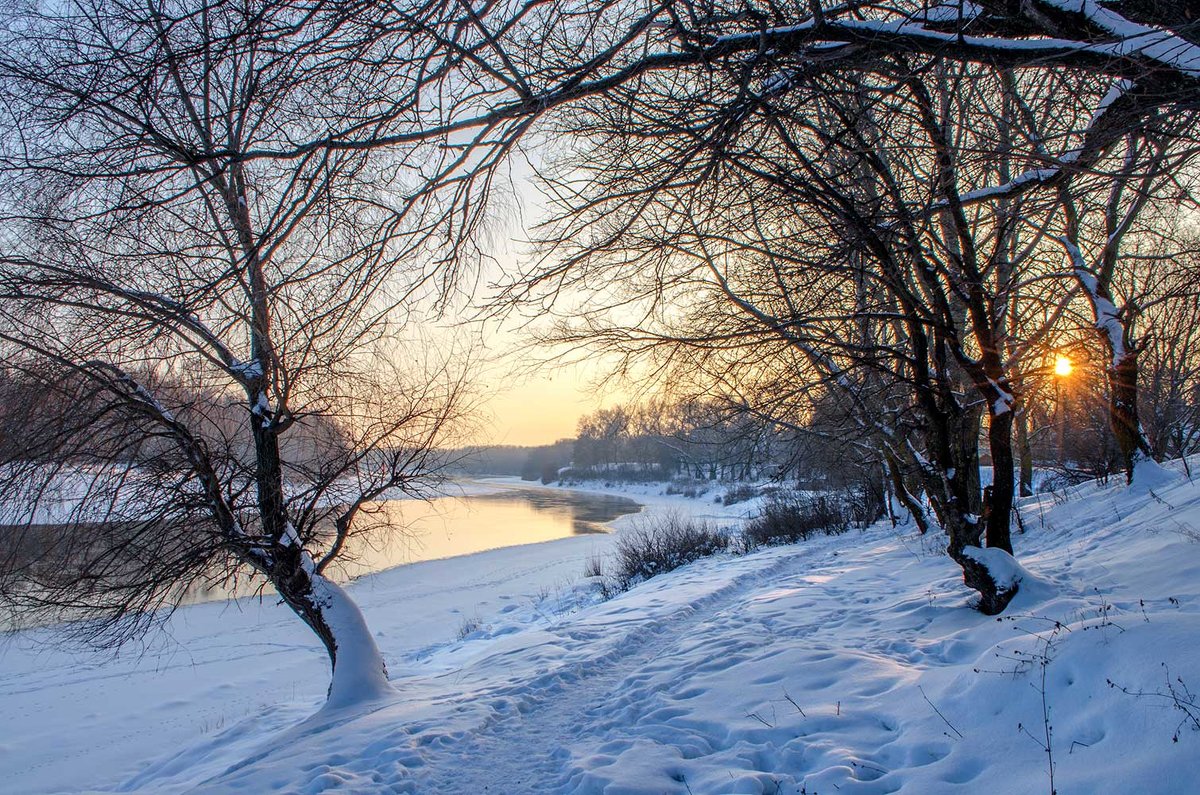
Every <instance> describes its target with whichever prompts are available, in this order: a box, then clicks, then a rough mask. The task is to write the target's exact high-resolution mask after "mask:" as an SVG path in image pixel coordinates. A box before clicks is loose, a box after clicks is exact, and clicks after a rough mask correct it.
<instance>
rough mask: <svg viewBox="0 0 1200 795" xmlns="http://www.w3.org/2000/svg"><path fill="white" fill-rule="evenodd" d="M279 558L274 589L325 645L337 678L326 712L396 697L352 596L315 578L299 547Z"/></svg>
mask: <svg viewBox="0 0 1200 795" xmlns="http://www.w3.org/2000/svg"><path fill="white" fill-rule="evenodd" d="M276 552H277V558H276V559H277V563H276V567H275V570H274V571H273V572H272V574H271V581H272V583H273V584H274V585H275V589H276V590H277V591H278V592H279V595H280V596H281V597H282V598H283V600H284V601H285V602H286V603H287V605H288V607H290V608H292V610H294V611H295V612H296V615H298V616H299V617H300V618H301V619H303V621H304V623H305V624H307V625H308V626H309V628H310V629H312V631H313V632H314V633H316V635H317V637H319V638H320V639H321V643H322V644H324V646H325V651H326V653H327V654H328V655H329V663H330V666H331V667H332V669H333V677H332V680H331V681H330V685H329V696H328V699H327V700H326V702H325V708H327V709H338V708H341V707H347V706H352V705H354V704H357V703H361V702H366V701H374V700H378V699H381V698H386V697H387V696H389V695H392V694H394V693H395V690H394V688H392V686H391V684H390V683H389V682H388V678H387V665H386V663H385V662H384V660H383V654H382V653H381V652H380V651H379V647H378V645H376V643H375V638H374V636H373V635H372V634H371V630H370V629H369V628H368V627H367V622H366V620H365V619H364V618H363V614H362V611H361V610H359V609H358V605H356V604H355V603H354V600H353V599H352V598H351V597H350V595H349V594H348V593H346V591H345V590H344V589H343V588H342V587H341V586H340V585H338V584H337V583H335V582H334V581H332V580H330V579H328V578H326V577H325V576H324V575H321V574H318V573H316V571H314V569H313V565H312V558H311V557H309V555H308V553H307V552H304V551H303V550H302V549H300V548H299V547H295V546H290V547H284V548H283V549H281V550H276Z"/></svg>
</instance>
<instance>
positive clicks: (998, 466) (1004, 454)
mask: <svg viewBox="0 0 1200 795" xmlns="http://www.w3.org/2000/svg"><path fill="white" fill-rule="evenodd" d="M1012 426H1013V412H1012V411H1011V410H1005V411H1002V412H1000V413H999V414H992V416H991V421H990V422H989V423H988V446H989V448H990V449H991V453H992V489H991V495H990V500H989V504H988V505H987V506H986V513H987V545H988V546H989V547H995V548H997V549H1003V550H1004V551H1005V552H1007V553H1008V554H1010V555H1011V554H1012V552H1013V547H1012V535H1011V523H1012V504H1013V497H1014V496H1015V495H1014V494H1013V450H1012Z"/></svg>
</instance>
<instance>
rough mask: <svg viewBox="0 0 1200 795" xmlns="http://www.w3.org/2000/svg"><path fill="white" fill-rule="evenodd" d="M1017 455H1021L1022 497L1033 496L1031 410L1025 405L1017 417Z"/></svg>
mask: <svg viewBox="0 0 1200 795" xmlns="http://www.w3.org/2000/svg"><path fill="white" fill-rule="evenodd" d="M1016 423H1017V455H1018V456H1019V457H1020V462H1021V463H1020V471H1021V490H1020V495H1021V496H1022V497H1032V496H1033V450H1032V449H1031V448H1030V447H1029V412H1028V410H1027V409H1026V408H1024V406H1022V408H1021V410H1020V414H1019V416H1018V417H1017V418H1016Z"/></svg>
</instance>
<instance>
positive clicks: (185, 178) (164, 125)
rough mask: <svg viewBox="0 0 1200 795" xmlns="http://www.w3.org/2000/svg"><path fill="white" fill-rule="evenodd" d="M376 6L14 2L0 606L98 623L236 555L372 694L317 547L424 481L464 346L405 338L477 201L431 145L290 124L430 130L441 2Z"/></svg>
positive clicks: (162, 601) (430, 475)
mask: <svg viewBox="0 0 1200 795" xmlns="http://www.w3.org/2000/svg"><path fill="white" fill-rule="evenodd" d="M390 13H391V12H388V11H385V10H383V9H375V8H374V7H371V6H360V5H357V4H349V5H346V4H340V3H338V4H323V3H321V2H314V3H311V4H310V3H291V2H275V0H265V1H264V2H256V3H238V2H214V3H196V4H191V3H183V4H176V3H168V2H161V3H160V2H151V3H149V4H145V3H133V4H128V3H125V2H122V0H79V1H78V2H68V3H64V4H56V5H53V6H46V7H41V8H40V9H38V10H33V9H25V10H23V11H22V12H21V13H20V14H19V16H17V17H15V18H14V20H13V21H12V24H11V26H10V30H12V31H16V35H14V36H10V37H8V38H6V40H5V41H4V49H5V51H4V54H3V56H0V73H2V75H3V81H4V82H3V92H4V93H3V111H4V131H5V141H4V144H3V147H4V148H3V183H2V188H3V193H2V199H0V201H2V202H3V205H2V206H3V211H4V215H5V222H6V227H5V233H4V237H3V241H2V244H0V245H2V248H0V347H2V348H3V350H4V353H5V359H6V361H7V362H8V363H9V367H10V368H13V369H15V370H16V371H19V373H20V378H21V382H22V383H23V384H25V385H26V386H25V388H24V390H23V392H22V394H24V395H25V396H26V404H25V405H23V406H18V407H16V409H17V410H16V412H15V415H16V416H19V417H21V421H22V422H23V423H24V424H25V427H24V428H23V429H22V431H21V433H20V434H19V439H20V441H19V443H18V444H16V445H14V446H11V447H10V449H9V451H8V453H7V456H6V460H5V461H4V462H3V465H2V466H0V504H2V505H3V511H4V513H5V519H4V521H5V524H7V525H10V526H12V527H14V528H20V530H16V531H14V532H15V533H16V538H17V541H16V544H15V545H14V547H15V549H16V551H15V552H12V553H7V554H6V555H5V557H4V558H3V560H2V561H0V582H3V587H4V596H3V600H0V601H2V603H3V605H4V607H5V609H6V610H13V611H16V612H17V613H18V614H26V613H32V614H34V615H35V616H37V615H41V616H44V615H47V614H48V615H50V616H52V617H55V618H59V619H81V621H80V622H78V623H75V624H73V625H71V626H70V629H71V630H72V631H74V632H76V633H79V634H81V635H82V636H84V637H85V638H87V639H88V640H91V641H92V642H96V643H102V644H103V643H110V642H120V641H122V640H124V639H127V638H128V637H130V636H131V634H133V633H136V632H138V631H141V630H143V629H145V628H146V626H148V625H149V624H152V623H154V622H157V621H160V620H162V619H163V618H164V617H165V616H166V614H167V613H169V608H170V607H172V606H174V605H176V604H178V601H179V599H180V598H181V594H182V592H183V590H184V589H185V588H186V587H188V586H190V585H192V584H194V583H204V582H209V581H214V580H215V581H221V580H226V579H228V578H231V577H239V576H243V575H246V574H254V575H257V576H261V577H262V578H263V579H265V580H266V581H267V582H269V583H270V585H271V586H273V588H274V589H275V591H276V592H277V593H278V594H279V596H280V598H281V599H282V600H283V601H284V602H285V603H286V604H287V605H288V606H289V607H290V608H291V609H292V610H294V611H295V612H296V614H297V615H298V616H299V617H300V618H301V619H302V620H303V621H304V622H305V623H306V624H307V625H308V626H309V627H310V628H311V629H312V631H313V632H314V633H315V634H316V635H317V637H318V638H319V639H320V640H321V642H322V644H323V645H324V647H325V649H326V651H327V652H328V656H329V659H330V662H331V665H332V668H333V678H332V684H331V687H330V698H329V702H330V704H333V705H341V704H347V703H350V702H352V701H354V700H356V699H361V698H371V697H376V696H379V695H381V694H383V693H386V692H387V691H388V690H389V689H390V686H389V685H388V682H387V678H386V671H385V669H384V664H383V659H382V657H381V655H380V653H379V650H378V649H377V648H376V645H375V642H374V640H373V638H372V635H371V633H370V632H369V631H368V629H367V627H366V624H365V622H364V621H363V618H362V615H361V613H360V612H359V611H358V609H357V607H356V606H355V605H354V603H353V601H352V600H351V599H350V597H349V596H348V595H347V594H346V592H345V591H344V590H343V589H342V588H341V587H340V586H339V585H338V584H337V583H336V582H335V581H334V580H333V579H331V578H330V577H329V576H328V570H329V567H330V566H331V565H332V564H333V563H334V561H336V560H337V559H338V558H339V557H340V556H344V555H346V554H348V553H349V552H350V551H351V550H350V549H349V546H352V545H350V540H351V538H352V537H353V536H354V535H355V534H356V533H361V532H363V531H364V530H366V529H369V528H370V526H371V523H370V522H369V521H363V520H364V518H365V519H369V516H368V514H369V513H370V509H371V507H372V505H373V503H374V501H375V500H378V499H379V498H381V497H385V496H387V495H388V494H390V493H394V492H395V491H396V490H399V491H401V492H405V493H408V494H414V495H420V494H423V493H425V490H426V489H427V488H428V487H429V486H430V484H431V482H432V481H433V480H435V479H436V477H437V473H438V471H439V469H440V465H441V457H442V456H441V453H440V452H439V450H440V449H441V446H442V444H443V443H444V441H445V437H446V436H447V434H449V433H451V432H452V431H453V429H454V427H455V426H456V423H457V422H458V421H459V420H460V419H461V418H462V416H463V414H464V411H465V410H466V408H467V407H468V402H469V401H468V400H467V397H468V393H467V391H466V389H465V381H464V371H463V369H462V365H463V364H464V363H463V362H462V361H460V360H459V359H458V357H456V356H455V354H454V353H453V352H452V351H444V352H436V351H434V350H428V349H427V350H426V352H425V353H423V354H421V353H418V354H417V355H415V356H414V355H413V350H412V348H404V347H402V346H401V345H400V344H399V339H400V337H399V332H400V329H401V324H402V323H403V322H404V321H405V320H406V318H409V317H412V316H413V315H414V312H415V308H416V307H417V306H418V305H419V302H420V300H421V299H422V297H425V296H427V295H428V294H429V293H430V292H431V291H432V290H433V288H434V287H436V286H437V284H436V283H437V282H438V280H442V281H446V280H448V279H450V278H452V276H453V268H452V267H451V266H452V265H453V262H452V261H451V260H448V259H445V258H439V257H438V256H436V255H437V254H438V252H439V250H441V247H442V246H443V245H444V244H445V243H446V242H453V241H455V240H458V239H462V238H463V237H464V236H465V235H467V234H469V233H470V232H471V231H472V229H473V225H474V223H475V221H476V216H474V215H471V214H467V215H463V214H462V212H461V210H462V207H463V204H462V202H464V201H467V200H466V199H464V196H466V195H468V194H469V191H467V192H466V193H464V190H465V189H464V188H462V186H461V185H454V184H450V186H449V190H450V196H449V197H448V199H446V201H444V202H443V201H441V196H440V195H439V194H436V192H433V191H430V190H428V189H427V181H428V178H429V177H430V175H437V174H443V175H444V174H447V173H449V170H453V169H454V168H456V167H457V166H455V165H454V163H455V162H456V161H457V160H458V158H459V155H458V154H457V153H455V152H453V151H451V153H450V154H446V153H445V151H443V150H441V149H438V148H436V147H433V146H430V147H426V146H424V145H422V144H420V143H414V144H412V145H409V146H401V145H398V144H397V145H395V146H393V147H391V148H388V149H387V150H386V151H384V150H380V149H375V148H365V149H357V148H341V149H329V148H323V147H306V148H305V149H304V151H302V152H296V151H295V147H294V146H293V143H294V142H295V141H301V140H309V139H313V138H320V137H326V136H329V135H331V134H338V135H343V134H349V133H348V131H361V130H364V129H365V130H367V131H368V134H371V135H383V134H385V133H389V132H396V131H402V130H405V129H410V128H412V129H424V126H423V125H426V124H428V123H429V119H428V117H427V116H425V115H423V113H424V112H425V108H426V107H427V104H428V103H426V101H425V92H427V91H429V90H431V85H433V84H432V83H430V82H429V81H430V80H432V79H437V78H438V77H439V74H440V73H441V72H443V71H444V70H445V69H448V68H449V64H453V63H455V62H457V61H458V60H460V59H461V53H457V52H456V51H454V50H453V49H451V50H449V52H450V54H448V55H445V57H444V60H443V61H439V60H438V56H439V54H442V53H445V52H447V49H446V48H444V47H443V46H442V45H441V44H440V43H438V42H439V40H440V37H439V36H438V35H435V34H436V32H437V31H436V25H437V24H438V23H439V22H446V23H447V24H453V20H450V21H448V22H447V21H446V20H443V19H441V18H440V17H438V16H437V14H438V13H440V7H439V6H437V5H436V4H435V5H433V6H429V7H427V8H425V7H416V8H414V9H413V10H412V16H409V17H407V18H404V19H400V18H396V17H394V16H389V15H390ZM421 14H426V15H427V18H422V17H421V16H420V15H421ZM385 17H386V19H385ZM380 31H383V33H381V32H380ZM430 75H432V77H430ZM435 111H436V109H435ZM285 149H287V150H292V151H290V152H289V153H288V154H286V155H279V156H271V155H266V154H263V152H264V151H267V150H285ZM253 151H257V152H258V154H255V155H251V154H250V153H251V152H253ZM448 163H449V165H447V164H448ZM467 204H468V206H469V205H470V202H469V201H467ZM447 207H449V208H450V210H449V211H447ZM47 397H49V398H50V399H52V400H53V401H55V404H56V405H57V406H58V407H59V408H58V410H56V411H51V412H48V411H45V409H44V405H43V401H44V400H45V399H46V398H47ZM306 428H307V430H306ZM293 440H295V441H293ZM299 442H302V443H299ZM162 608H165V609H162ZM156 610H157V612H152V611H156Z"/></svg>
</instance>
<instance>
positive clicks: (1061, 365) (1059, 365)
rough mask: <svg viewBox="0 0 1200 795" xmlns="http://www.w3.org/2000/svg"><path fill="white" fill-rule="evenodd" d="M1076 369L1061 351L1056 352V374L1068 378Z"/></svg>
mask: <svg viewBox="0 0 1200 795" xmlns="http://www.w3.org/2000/svg"><path fill="white" fill-rule="evenodd" d="M1073 369H1075V368H1074V366H1073V365H1072V364H1071V360H1070V359H1069V358H1067V357H1066V356H1064V355H1063V354H1061V353H1056V354H1054V375H1055V376H1056V377H1058V378H1066V377H1067V376H1069V375H1070V374H1071V371H1072V370H1073Z"/></svg>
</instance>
